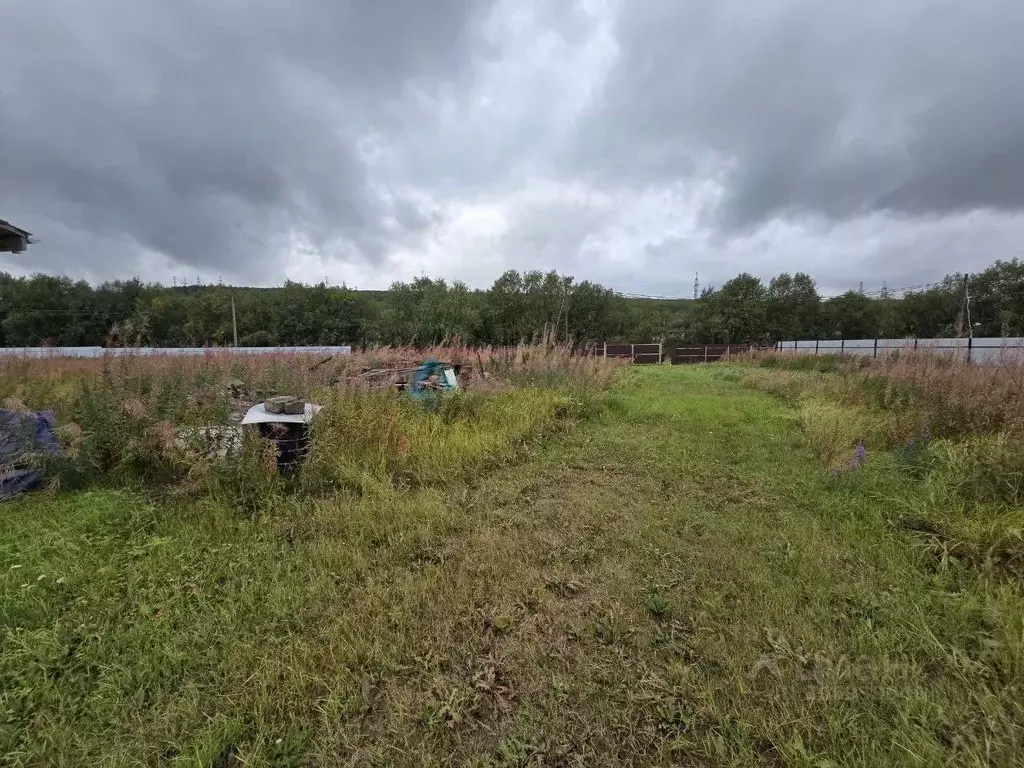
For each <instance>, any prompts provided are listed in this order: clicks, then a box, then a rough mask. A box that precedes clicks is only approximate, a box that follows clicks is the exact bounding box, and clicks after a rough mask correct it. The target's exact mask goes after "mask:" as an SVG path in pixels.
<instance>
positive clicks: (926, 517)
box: [742, 353, 1024, 576]
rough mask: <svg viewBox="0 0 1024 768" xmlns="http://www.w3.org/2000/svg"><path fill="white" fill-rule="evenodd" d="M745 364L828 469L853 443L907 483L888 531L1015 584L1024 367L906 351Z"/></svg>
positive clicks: (1022, 483)
mask: <svg viewBox="0 0 1024 768" xmlns="http://www.w3.org/2000/svg"><path fill="white" fill-rule="evenodd" d="M755 360H756V362H757V363H758V365H759V366H760V370H752V371H749V372H745V373H744V374H743V376H742V379H743V381H744V382H745V383H746V384H748V385H750V386H753V387H756V388H759V389H764V390H767V391H769V392H772V393H775V394H778V395H780V396H782V397H784V398H785V399H786V400H788V401H789V402H792V403H793V404H794V405H795V406H796V407H797V408H798V409H799V412H800V415H801V424H802V429H803V433H804V435H805V437H806V439H807V441H808V442H809V444H810V445H811V446H812V447H813V448H814V450H815V451H816V452H817V453H818V455H819V456H820V457H821V458H822V459H823V460H824V461H825V463H826V464H827V465H828V466H830V467H831V468H832V470H833V471H834V472H836V473H840V472H842V471H843V470H844V468H845V467H844V462H848V461H850V460H851V459H850V457H851V456H853V455H854V452H855V451H857V450H858V448H857V446H858V445H859V446H861V448H860V449H859V450H861V451H868V452H870V453H871V454H872V455H873V456H875V458H874V459H873V461H874V462H880V463H881V464H882V466H890V467H891V468H892V469H893V470H894V471H898V472H903V473H905V474H906V475H907V476H908V480H909V479H912V480H913V481H915V483H914V484H913V485H911V486H909V487H908V488H906V489H905V492H903V493H900V494H898V495H897V496H894V497H893V498H892V499H891V501H892V507H893V518H894V522H895V523H897V524H900V525H904V526H908V527H911V528H914V529H916V530H919V531H920V532H922V533H924V534H926V536H928V537H930V538H931V539H932V543H933V544H935V545H936V546H939V547H941V548H942V551H943V552H946V553H949V552H952V553H957V554H959V555H960V556H961V557H963V558H965V559H967V560H969V561H971V562H973V563H978V562H988V563H995V564H997V565H998V566H999V567H1000V568H1003V569H1008V570H1010V571H1012V572H1014V573H1015V574H1017V575H1018V576H1020V575H1024V366H1022V365H1019V364H997V365H971V364H968V363H966V362H964V361H960V360H953V359H949V358H944V357H939V356H935V355H927V354H916V355H915V354H906V353H904V354H901V355H898V356H887V357H884V358H880V359H877V360H869V359H866V358H855V359H850V358H840V357H837V356H831V355H830V356H820V357H812V356H797V357H789V356H779V355H759V356H756V357H755ZM875 454H877V456H876V455H875ZM857 463H858V464H859V462H857Z"/></svg>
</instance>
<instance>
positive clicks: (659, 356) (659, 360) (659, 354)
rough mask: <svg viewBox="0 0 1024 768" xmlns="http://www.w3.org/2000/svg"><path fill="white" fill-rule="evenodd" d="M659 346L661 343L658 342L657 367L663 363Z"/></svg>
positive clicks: (663, 359)
mask: <svg viewBox="0 0 1024 768" xmlns="http://www.w3.org/2000/svg"><path fill="white" fill-rule="evenodd" d="M661 345H662V342H660V341H659V342H658V365H661V364H662V363H663V362H664V361H665V358H664V356H663V355H662V351H661Z"/></svg>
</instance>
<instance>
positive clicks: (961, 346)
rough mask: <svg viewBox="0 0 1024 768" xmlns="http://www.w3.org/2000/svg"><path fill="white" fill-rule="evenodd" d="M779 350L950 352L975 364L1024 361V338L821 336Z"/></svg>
mask: <svg viewBox="0 0 1024 768" xmlns="http://www.w3.org/2000/svg"><path fill="white" fill-rule="evenodd" d="M775 348H776V349H777V350H778V351H779V352H791V353H793V352H795V353H799V354H802V355H866V356H868V357H879V356H880V355H891V354H894V353H897V352H898V351H900V350H907V351H914V350H916V351H920V352H931V353H934V354H939V355H949V356H951V357H958V358H960V359H961V360H967V361H969V362H972V363H997V362H1008V363H1024V338H1020V337H1010V338H998V337H990V338H981V339H829V340H825V339H821V340H815V339H812V340H809V341H807V340H805V341H780V342H778V343H776V345H775Z"/></svg>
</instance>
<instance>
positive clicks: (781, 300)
mask: <svg viewBox="0 0 1024 768" xmlns="http://www.w3.org/2000/svg"><path fill="white" fill-rule="evenodd" d="M767 303H768V308H767V312H768V332H769V336H770V337H771V339H772V340H774V341H787V340H798V339H813V338H817V336H818V332H819V314H820V311H821V297H820V296H819V295H818V288H817V286H816V285H815V284H814V280H812V279H811V277H810V275H807V274H804V273H803V272H797V273H796V274H795V275H790V274H789V273H788V272H783V273H782V274H781V275H779V276H778V277H773V278H772V280H771V282H770V283H769V284H768V291H767Z"/></svg>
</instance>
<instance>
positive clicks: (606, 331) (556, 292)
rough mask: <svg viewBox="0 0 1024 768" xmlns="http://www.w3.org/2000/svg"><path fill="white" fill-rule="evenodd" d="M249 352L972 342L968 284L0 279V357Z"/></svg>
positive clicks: (1014, 315)
mask: <svg viewBox="0 0 1024 768" xmlns="http://www.w3.org/2000/svg"><path fill="white" fill-rule="evenodd" d="M232 298H233V299H234V302H235V311H236V315H237V320H238V341H239V344H240V345H242V346H277V345H316V344H331V345H333V344H354V345H358V346H365V345H371V344H413V345H416V346H419V347H424V346H429V345H432V344H438V343H443V342H450V341H454V340H459V341H461V342H462V343H465V344H505V345H508V344H518V343H521V342H527V343H529V342H541V341H558V342H572V343H577V344H582V343H586V342H600V341H633V342H646V341H657V340H659V339H675V340H679V341H683V342H690V343H693V342H695V343H712V342H721V343H745V342H765V341H776V340H791V339H815V338H821V339H833V338H836V339H838V338H847V339H856V338H865V339H870V338H879V337H880V338H899V337H904V336H907V337H918V338H934V337H939V336H951V335H960V334H963V333H964V332H965V331H966V326H965V322H966V320H965V318H964V317H963V316H962V315H961V313H962V310H963V280H962V276H959V275H951V276H949V277H947V278H946V279H945V280H944V281H943V282H942V283H941V284H940V285H937V286H934V287H931V288H928V289H926V290H924V291H920V292H908V293H906V294H905V295H904V296H903V297H902V298H898V299H894V298H890V297H887V296H885V295H882V296H867V295H864V294H861V293H858V292H855V291H850V292H847V293H845V294H843V295H842V296H838V297H835V298H831V299H827V300H822V299H821V297H820V296H819V295H818V291H817V287H816V285H815V283H814V280H813V279H812V278H811V277H810V276H809V275H806V274H804V273H802V272H798V273H796V274H793V275H790V274H789V273H783V274H781V275H777V276H776V277H774V278H772V279H771V280H770V282H769V283H768V285H767V286H766V285H764V283H762V281H761V280H760V279H759V278H757V277H755V276H753V275H750V274H742V275H739V276H737V277H735V278H733V279H732V280H729V281H727V282H726V283H724V284H723V285H722V286H721V288H718V289H715V288H709V289H705V291H704V292H703V293H702V295H701V296H700V298H699V299H698V300H696V301H692V300H688V299H669V300H661V299H644V298H625V297H623V296H621V295H619V294H617V293H616V292H615V291H613V290H611V289H609V288H606V287H604V286H601V285H597V284H595V283H592V282H589V281H582V282H577V281H576V280H575V279H574V278H573V277H571V276H568V275H559V274H558V273H556V272H553V271H552V272H546V273H545V272H540V271H536V270H534V271H529V272H518V271H515V270H509V271H507V272H505V273H504V274H502V275H501V276H500V277H498V278H497V279H496V280H495V281H494V283H493V284H492V285H491V286H490V288H488V289H486V290H477V289H471V288H469V287H468V286H466V285H465V284H463V283H461V282H459V281H454V282H451V283H449V282H447V281H445V280H443V279H431V278H427V277H422V278H418V279H416V280H413V281H412V282H411V283H395V284H393V285H392V286H391V288H390V289H389V290H387V291H356V290H352V289H349V288H347V287H346V286H344V285H343V286H339V287H335V286H328V285H327V284H325V283H320V284H319V285H302V284H299V283H294V282H288V283H286V284H285V285H284V286H283V287H281V288H267V289H257V288H231V287H224V286H207V287H190V288H188V289H183V288H179V289H173V288H166V287H163V286H159V285H144V284H142V283H140V282H139V281H137V280H131V281H115V282H112V283H104V284H102V285H100V286H98V287H96V288H92V287H90V286H89V285H87V284H86V283H84V282H81V281H79V282H74V281H72V280H70V279H69V278H65V277H51V276H48V275H34V276H32V277H29V278H13V277H11V276H10V275H7V274H3V273H0V345H9V346H36V345H41V344H44V345H45V344H49V345H70V346H74V345H95V346H98V345H104V344H109V345H115V346H140V345H154V346H205V345H220V346H225V345H230V344H232V343H233V329H232V324H231V301H232ZM971 321H972V323H976V324H977V327H976V328H975V329H974V331H975V335H976V336H1013V335H1022V334H1024V263H1021V262H1020V261H1019V260H1017V259H1014V260H1012V261H1008V262H1007V261H997V262H996V263H995V264H994V265H993V266H991V267H989V268H988V269H985V270H983V271H982V272H980V273H977V274H975V275H972V276H971Z"/></svg>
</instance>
